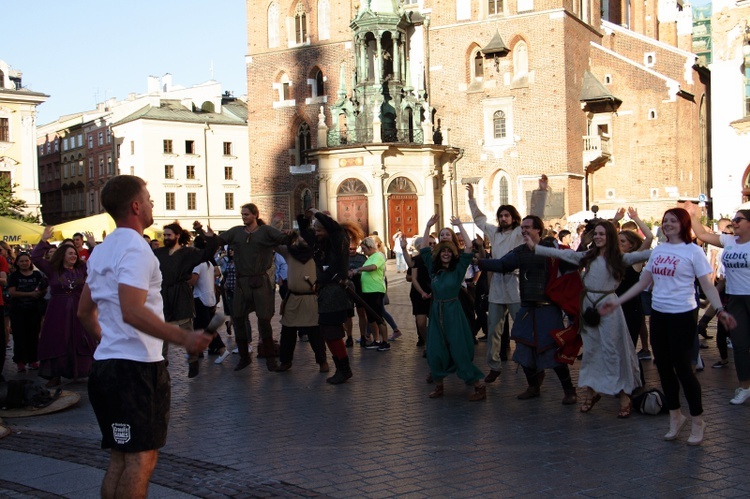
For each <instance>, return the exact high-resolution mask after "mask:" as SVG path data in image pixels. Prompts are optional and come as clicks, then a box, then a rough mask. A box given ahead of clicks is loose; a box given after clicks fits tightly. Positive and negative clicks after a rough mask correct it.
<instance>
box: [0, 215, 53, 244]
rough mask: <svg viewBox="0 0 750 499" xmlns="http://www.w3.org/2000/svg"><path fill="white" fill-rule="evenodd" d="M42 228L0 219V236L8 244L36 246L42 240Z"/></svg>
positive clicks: (18, 221)
mask: <svg viewBox="0 0 750 499" xmlns="http://www.w3.org/2000/svg"><path fill="white" fill-rule="evenodd" d="M43 232H44V227H42V226H41V225H35V224H31V223H28V222H22V221H21V220H16V219H14V218H6V217H0V236H1V237H2V240H3V241H5V242H6V243H8V244H11V245H13V244H28V245H31V244H36V243H38V242H39V241H40V240H41V238H42V233H43Z"/></svg>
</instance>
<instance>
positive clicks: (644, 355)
mask: <svg viewBox="0 0 750 499" xmlns="http://www.w3.org/2000/svg"><path fill="white" fill-rule="evenodd" d="M638 360H651V352H650V351H649V350H646V349H641V351H640V352H638Z"/></svg>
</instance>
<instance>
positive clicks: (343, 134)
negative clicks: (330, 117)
mask: <svg viewBox="0 0 750 499" xmlns="http://www.w3.org/2000/svg"><path fill="white" fill-rule="evenodd" d="M380 137H381V140H382V142H384V143H397V144H423V143H424V136H423V134H422V129H421V128H415V129H412V130H409V129H394V128H388V129H383V128H381V132H380ZM372 143H373V133H372V129H371V128H357V129H349V130H346V131H340V130H329V131H328V137H327V144H328V147H336V146H345V145H356V144H372Z"/></svg>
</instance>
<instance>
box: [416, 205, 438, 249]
mask: <svg viewBox="0 0 750 499" xmlns="http://www.w3.org/2000/svg"><path fill="white" fill-rule="evenodd" d="M437 220H438V216H437V213H436V214H434V215H432V216H431V217H430V219H429V220H427V225H426V226H425V228H424V236H423V237H422V244H420V249H422V248H429V247H430V229H431V228H432V226H433V225H435V224H436V223H437Z"/></svg>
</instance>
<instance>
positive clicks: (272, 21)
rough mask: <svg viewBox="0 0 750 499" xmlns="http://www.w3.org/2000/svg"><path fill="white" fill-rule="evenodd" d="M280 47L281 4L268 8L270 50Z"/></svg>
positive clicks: (274, 3)
mask: <svg viewBox="0 0 750 499" xmlns="http://www.w3.org/2000/svg"><path fill="white" fill-rule="evenodd" d="M278 46H279V4H277V3H276V2H272V3H271V5H269V6H268V48H274V47H278Z"/></svg>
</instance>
